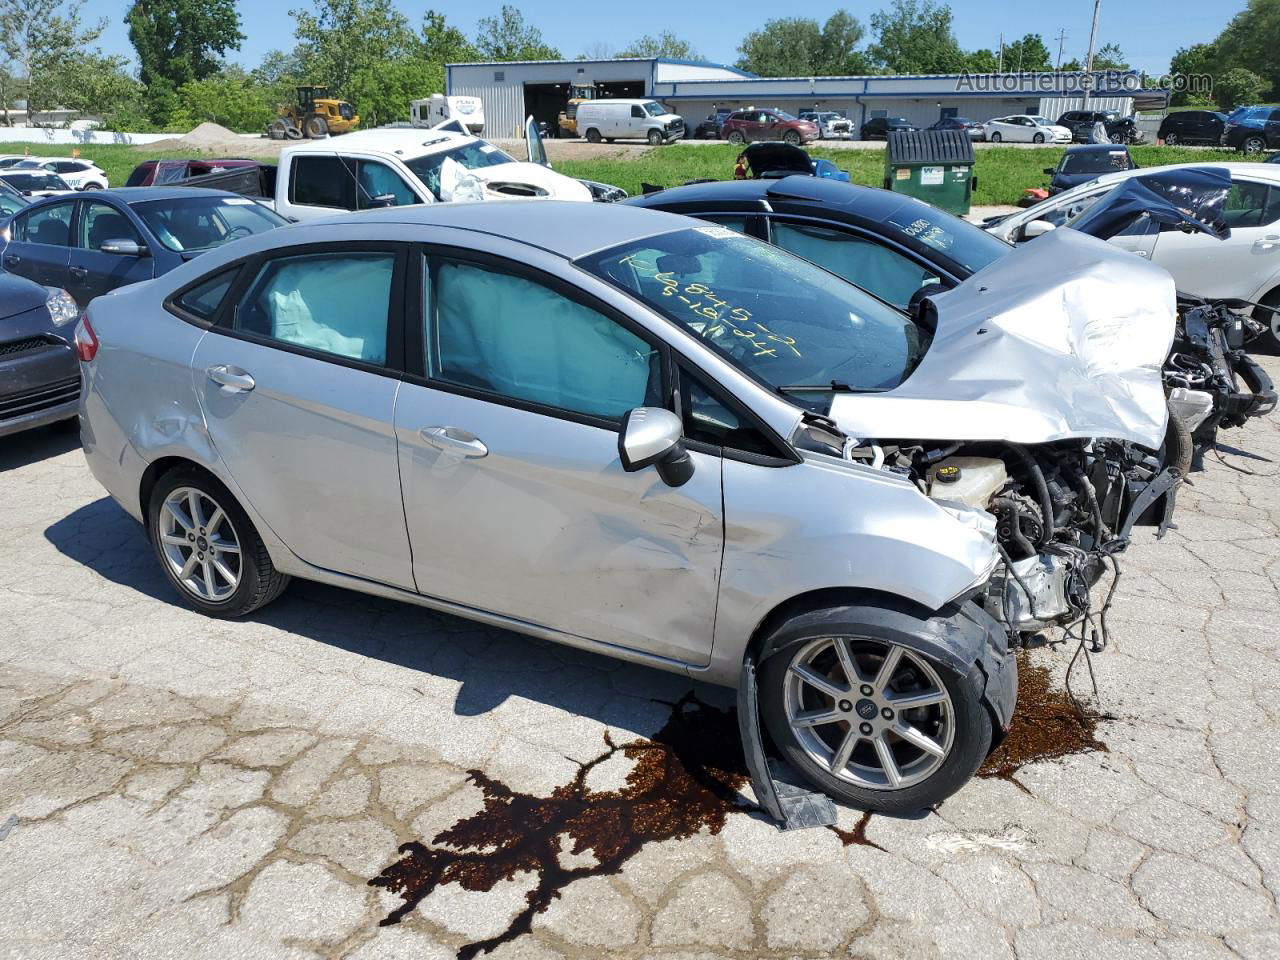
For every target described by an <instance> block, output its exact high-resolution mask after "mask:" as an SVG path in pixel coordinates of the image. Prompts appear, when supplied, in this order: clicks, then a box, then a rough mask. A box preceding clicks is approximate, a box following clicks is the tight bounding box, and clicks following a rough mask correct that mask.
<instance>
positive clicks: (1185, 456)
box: [1158, 401, 1196, 477]
mask: <svg viewBox="0 0 1280 960" xmlns="http://www.w3.org/2000/svg"><path fill="white" fill-rule="evenodd" d="M1166 403H1167V401H1166ZM1195 452H1196V451H1195V441H1194V440H1193V439H1192V437H1191V431H1190V430H1189V429H1187V425H1186V423H1185V422H1184V421H1183V419H1182V418H1181V417H1180V416H1178V415H1177V414H1176V413H1175V412H1174V410H1173V407H1172V406H1170V407H1169V423H1168V425H1167V426H1166V427H1165V430H1164V445H1163V446H1161V447H1160V450H1159V451H1158V456H1159V458H1160V465H1161V466H1162V467H1175V468H1177V471H1178V475H1179V476H1180V477H1185V476H1187V475H1188V474H1189V473H1190V472H1191V462H1192V460H1193V459H1194V457H1195Z"/></svg>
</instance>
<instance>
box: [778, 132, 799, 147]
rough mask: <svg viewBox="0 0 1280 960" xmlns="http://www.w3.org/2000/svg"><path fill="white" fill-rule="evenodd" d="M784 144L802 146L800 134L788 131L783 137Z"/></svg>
mask: <svg viewBox="0 0 1280 960" xmlns="http://www.w3.org/2000/svg"><path fill="white" fill-rule="evenodd" d="M782 142H783V143H789V144H791V146H793V147H798V146H800V134H798V133H796V132H795V131H794V130H788V131H786V133H784V134H783V135H782Z"/></svg>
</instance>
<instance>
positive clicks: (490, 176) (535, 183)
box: [440, 160, 591, 202]
mask: <svg viewBox="0 0 1280 960" xmlns="http://www.w3.org/2000/svg"><path fill="white" fill-rule="evenodd" d="M467 177H474V178H475V179H476V180H479V181H480V182H481V183H484V184H490V185H496V184H503V183H514V184H521V185H524V186H529V187H534V188H536V189H538V190H545V191H546V194H547V195H546V197H545V199H548V200H582V201H587V202H590V200H591V191H590V190H589V189H587V187H586V186H585V185H583V184H582V183H579V182H578V181H577V180H575V179H573V177H566V176H565V175H564V174H563V173H556V171H554V170H552V169H550V168H548V167H544V166H542V164H540V163H529V162H528V161H524V160H514V161H512V162H511V163H498V164H494V165H493V166H491V167H480V168H478V169H475V170H467V169H465V168H463V167H462V166H461V165H460V164H457V163H454V162H453V161H452V160H450V161H447V162H446V163H445V164H444V165H443V166H442V167H441V170H440V192H441V196H443V197H444V198H445V199H446V200H448V199H452V197H453V189H454V186H455V185H456V184H457V182H458V181H459V180H461V179H463V178H467Z"/></svg>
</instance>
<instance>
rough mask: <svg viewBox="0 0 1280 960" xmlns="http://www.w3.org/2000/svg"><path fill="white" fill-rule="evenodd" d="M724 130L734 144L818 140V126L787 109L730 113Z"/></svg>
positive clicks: (794, 143)
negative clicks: (762, 141)
mask: <svg viewBox="0 0 1280 960" xmlns="http://www.w3.org/2000/svg"><path fill="white" fill-rule="evenodd" d="M722 130H723V132H724V137H725V139H726V140H728V141H729V142H730V143H754V142H755V141H757V140H781V141H782V142H783V143H789V144H791V145H793V146H799V145H800V144H802V143H810V142H812V141H814V140H817V139H818V125H817V124H816V123H813V122H812V121H809V120H801V119H800V118H799V117H793V116H792V115H791V114H789V113H787V112H786V111H785V110H739V111H738V112H737V113H731V114H729V118H728V119H727V120H725V122H724V124H723V126H722Z"/></svg>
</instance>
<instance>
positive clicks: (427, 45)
mask: <svg viewBox="0 0 1280 960" xmlns="http://www.w3.org/2000/svg"><path fill="white" fill-rule="evenodd" d="M419 56H421V57H422V59H424V60H427V61H429V62H431V63H438V64H441V65H443V64H446V63H463V62H465V61H467V60H475V59H476V56H477V54H476V48H475V47H474V46H472V44H471V41H470V40H468V39H467V37H466V34H464V33H463V32H462V31H461V30H459V29H458V28H457V27H454V26H450V25H449V24H448V23H447V22H446V21H445V18H444V14H443V13H437V12H436V11H435V10H428V11H427V12H426V14H425V15H424V16H423V18H422V40H421V47H420V49H419ZM415 99H416V98H415Z"/></svg>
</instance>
